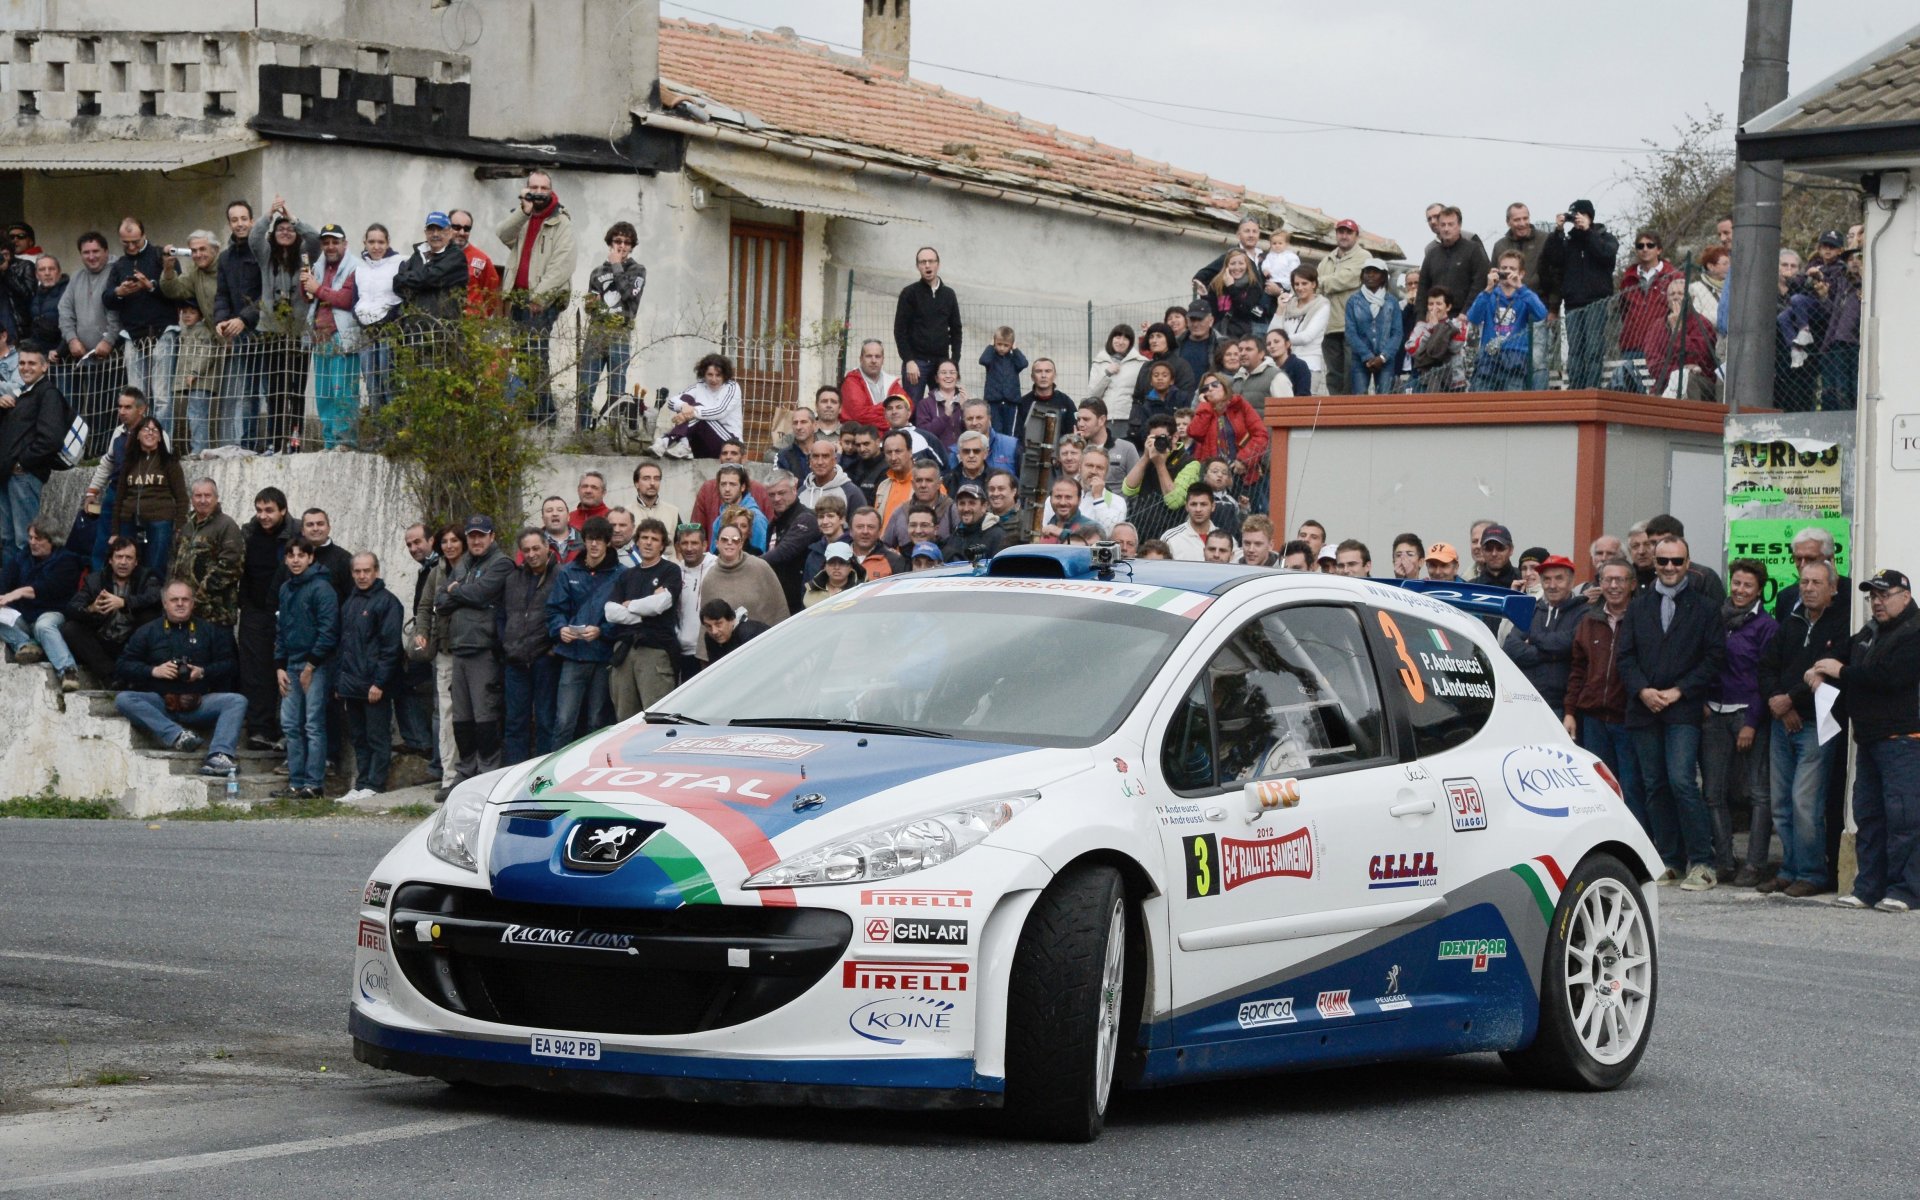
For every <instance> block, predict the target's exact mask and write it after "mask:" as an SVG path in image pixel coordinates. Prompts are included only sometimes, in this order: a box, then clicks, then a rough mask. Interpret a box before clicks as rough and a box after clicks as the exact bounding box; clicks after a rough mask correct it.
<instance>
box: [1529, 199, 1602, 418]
mask: <svg viewBox="0 0 1920 1200" xmlns="http://www.w3.org/2000/svg"><path fill="white" fill-rule="evenodd" d="M1553 224H1554V229H1553V232H1552V233H1551V234H1548V235H1547V245H1546V248H1545V249H1543V250H1542V251H1541V252H1540V274H1541V276H1542V278H1543V280H1544V281H1545V283H1546V286H1547V288H1548V290H1549V291H1553V292H1556V293H1558V294H1559V296H1560V297H1561V298H1563V299H1564V301H1565V303H1566V308H1567V386H1568V387H1570V388H1592V387H1598V386H1600V369H1601V365H1602V360H1603V358H1604V356H1605V352H1606V340H1607V309H1608V304H1607V302H1608V301H1609V300H1611V299H1612V298H1613V264H1614V261H1615V260H1616V259H1617V258H1619V256H1620V240H1619V239H1618V238H1616V237H1614V236H1613V234H1611V233H1609V232H1607V227H1606V226H1605V225H1602V224H1599V223H1598V222H1596V221H1595V220H1594V219H1593V201H1591V200H1575V201H1574V202H1573V203H1572V204H1570V205H1568V206H1567V211H1566V212H1563V213H1560V214H1558V215H1557V216H1555V217H1554V220H1553ZM1548 311H1549V315H1551V312H1552V310H1551V309H1549V310H1548Z"/></svg>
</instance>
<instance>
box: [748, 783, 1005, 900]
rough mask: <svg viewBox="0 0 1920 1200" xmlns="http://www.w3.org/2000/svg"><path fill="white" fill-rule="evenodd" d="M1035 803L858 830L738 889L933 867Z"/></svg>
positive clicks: (971, 808)
mask: <svg viewBox="0 0 1920 1200" xmlns="http://www.w3.org/2000/svg"><path fill="white" fill-rule="evenodd" d="M1039 799H1040V793H1038V792H1030V793H1028V794H1026V795H1023V796H1008V797H1003V798H1001V799H999V800H989V801H986V802H984V803H981V804H971V805H968V806H967V807H965V808H956V809H954V810H952V811H951V812H943V813H939V814H936V815H934V816H928V817H915V818H914V819H912V820H910V821H901V822H899V823H898V824H894V825H882V826H879V827H877V828H874V829H867V830H862V831H861V832H859V833H856V834H854V835H852V836H851V837H845V838H841V839H840V840H839V841H835V842H828V843H827V844H826V845H824V846H821V847H818V848H816V849H813V850H809V851H807V852H806V853H804V854H796V855H794V856H793V857H792V858H789V859H787V860H786V861H784V862H780V863H777V864H775V865H774V866H771V867H768V868H767V869H766V870H764V871H761V872H760V873H759V874H757V875H755V876H753V877H752V878H751V879H748V880H747V881H746V883H744V884H742V885H741V886H743V887H750V888H764V887H780V888H786V887H809V886H812V885H814V884H821V883H866V882H869V881H871V880H875V879H896V878H898V877H900V876H902V875H906V874H910V873H912V872H914V871H924V870H926V869H927V868H928V867H937V866H939V865H940V864H941V863H944V862H947V861H948V860H950V859H952V858H954V857H955V856H956V855H959V854H961V853H963V852H965V851H967V850H969V849H971V848H973V847H974V846H977V845H979V844H980V843H981V842H983V841H985V840H986V839H987V837H988V835H990V834H992V833H993V831H994V830H996V829H998V828H1000V827H1001V826H1002V825H1005V824H1006V823H1007V822H1008V821H1011V820H1013V818H1014V817H1016V816H1017V815H1019V814H1020V813H1022V812H1025V811H1026V810H1027V809H1028V808H1030V807H1032V805H1033V804H1034V802H1035V801H1037V800H1039Z"/></svg>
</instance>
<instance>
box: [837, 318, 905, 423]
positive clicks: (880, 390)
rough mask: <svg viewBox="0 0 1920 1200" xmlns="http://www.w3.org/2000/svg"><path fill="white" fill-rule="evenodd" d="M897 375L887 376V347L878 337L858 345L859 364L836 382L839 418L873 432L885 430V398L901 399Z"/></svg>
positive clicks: (903, 393)
mask: <svg viewBox="0 0 1920 1200" xmlns="http://www.w3.org/2000/svg"><path fill="white" fill-rule="evenodd" d="M906 394H907V392H906V389H905V388H903V387H901V386H900V379H899V377H898V376H895V375H889V374H887V347H886V344H885V343H884V342H882V341H881V340H880V339H879V338H868V339H867V340H866V341H864V342H862V343H860V363H859V365H858V366H856V367H854V369H853V370H851V371H848V372H847V377H846V378H845V379H843V380H841V381H840V419H841V420H842V421H858V422H860V423H861V424H862V425H871V426H873V427H874V428H875V429H885V428H886V427H887V412H886V408H885V405H886V402H887V397H888V396H905V395H906Z"/></svg>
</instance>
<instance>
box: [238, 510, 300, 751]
mask: <svg viewBox="0 0 1920 1200" xmlns="http://www.w3.org/2000/svg"><path fill="white" fill-rule="evenodd" d="M240 532H241V534H242V535H243V536H244V537H245V538H246V546H247V549H246V557H245V559H244V561H243V562H242V564H241V568H240V634H239V655H238V660H239V666H240V691H241V694H243V695H245V696H246V698H247V745H248V746H249V747H251V748H253V749H255V750H271V749H273V748H274V744H275V743H276V742H277V741H278V740H279V737H280V691H279V687H278V685H277V684H276V683H275V681H274V677H273V624H274V622H273V614H274V612H275V611H276V610H277V609H278V608H279V607H280V582H281V571H282V570H283V569H284V568H283V566H282V560H283V559H284V558H285V556H286V550H287V539H288V538H290V537H292V536H293V522H291V521H289V520H288V519H287V494H286V493H285V492H283V491H281V490H280V489H279V488H277V487H266V488H261V489H260V490H259V491H258V492H256V493H254V497H253V520H251V521H248V522H247V523H246V525H245V526H244V527H242V529H241V531H240Z"/></svg>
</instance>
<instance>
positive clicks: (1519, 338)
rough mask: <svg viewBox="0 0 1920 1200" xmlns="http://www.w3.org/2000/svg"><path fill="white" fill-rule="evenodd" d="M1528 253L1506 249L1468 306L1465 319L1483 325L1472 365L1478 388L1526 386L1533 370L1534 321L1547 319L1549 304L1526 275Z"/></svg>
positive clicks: (1511, 389)
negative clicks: (1529, 284)
mask: <svg viewBox="0 0 1920 1200" xmlns="http://www.w3.org/2000/svg"><path fill="white" fill-rule="evenodd" d="M1526 270H1527V262H1526V256H1525V255H1523V254H1521V253H1520V252H1519V251H1518V250H1504V251H1502V252H1501V254H1500V265H1499V266H1498V267H1496V268H1495V269H1493V270H1491V271H1488V272H1487V286H1486V289H1485V290H1484V291H1482V292H1481V293H1480V294H1479V295H1478V296H1475V297H1474V298H1473V303H1472V304H1470V305H1468V306H1467V324H1468V325H1470V326H1473V327H1475V328H1478V329H1479V331H1480V357H1479V359H1478V360H1477V361H1475V363H1474V366H1473V390H1474V391H1476V392H1517V391H1524V390H1525V389H1526V387H1527V385H1528V384H1529V382H1530V381H1531V379H1532V375H1533V326H1534V325H1535V324H1536V323H1537V322H1542V321H1545V320H1546V319H1547V306H1546V304H1545V303H1543V302H1542V301H1541V299H1540V297H1538V296H1536V295H1534V293H1533V289H1531V288H1529V287H1528V286H1527V285H1526V284H1525V283H1524V282H1522V280H1523V279H1524V278H1525V276H1526Z"/></svg>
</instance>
